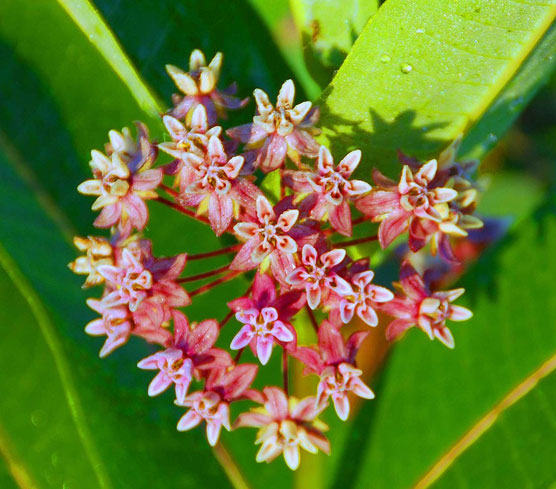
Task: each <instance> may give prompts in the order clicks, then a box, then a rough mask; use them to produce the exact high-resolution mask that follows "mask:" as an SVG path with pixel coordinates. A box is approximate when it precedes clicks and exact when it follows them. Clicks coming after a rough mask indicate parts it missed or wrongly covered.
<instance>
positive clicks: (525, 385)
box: [414, 354, 556, 489]
mask: <svg viewBox="0 0 556 489" xmlns="http://www.w3.org/2000/svg"><path fill="white" fill-rule="evenodd" d="M555 370H556V354H554V355H553V356H552V357H550V358H549V359H548V360H547V361H546V362H544V363H543V364H542V365H541V366H540V367H539V368H537V369H536V370H535V371H534V372H533V373H531V374H530V375H528V376H527V377H525V379H523V381H521V382H520V383H519V384H518V385H516V386H515V387H514V388H513V389H512V390H511V391H510V392H509V393H508V394H507V395H506V396H504V398H503V399H502V400H501V401H500V402H498V403H497V404H496V405H495V406H494V407H493V408H492V409H491V410H490V411H488V412H487V413H486V414H485V415H484V416H483V417H481V418H480V419H479V421H477V423H475V424H474V425H473V426H472V427H471V428H470V429H469V430H467V432H466V433H465V434H464V435H463V436H462V437H461V438H460V439H459V440H458V441H457V442H456V443H455V444H454V445H452V447H451V448H450V449H449V450H448V451H447V452H446V453H445V454H444V455H442V456H441V457H440V458H439V459H438V461H437V462H436V463H435V464H434V465H433V466H432V467H431V469H430V470H429V471H428V472H427V473H426V474H425V475H424V476H423V477H421V479H419V481H418V482H417V483H416V484H415V485H414V489H426V488H427V487H430V486H431V485H432V484H433V483H434V482H435V481H436V480H438V479H439V478H440V477H441V476H442V474H443V473H444V472H446V470H447V469H448V468H449V467H450V466H451V465H452V464H453V463H454V461H455V460H456V459H457V458H458V457H459V456H460V455H461V454H462V453H463V452H465V451H466V450H467V449H468V448H470V447H471V446H472V445H473V444H474V443H475V442H476V441H477V440H479V438H480V437H481V436H482V435H484V434H485V433H486V432H487V431H488V430H489V428H491V427H492V426H493V425H494V423H495V422H496V420H497V419H498V417H499V416H500V415H501V414H502V413H503V412H504V411H505V410H506V409H508V408H510V407H511V406H512V405H514V404H515V403H516V402H518V401H519V400H520V399H521V398H523V397H525V396H526V395H527V394H528V393H529V392H531V391H532V390H533V388H534V387H535V386H536V385H537V384H538V383H539V381H541V380H542V379H543V378H544V377H546V376H547V375H549V374H551V373H552V372H554V371H555Z"/></svg>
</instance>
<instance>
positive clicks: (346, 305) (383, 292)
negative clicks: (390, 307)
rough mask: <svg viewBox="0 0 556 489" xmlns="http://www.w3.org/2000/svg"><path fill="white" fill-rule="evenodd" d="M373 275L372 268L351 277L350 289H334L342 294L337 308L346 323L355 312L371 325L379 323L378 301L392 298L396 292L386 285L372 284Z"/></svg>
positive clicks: (381, 301)
mask: <svg viewBox="0 0 556 489" xmlns="http://www.w3.org/2000/svg"><path fill="white" fill-rule="evenodd" d="M373 277H374V272H372V271H371V270H367V271H365V272H360V273H356V274H355V275H354V276H353V277H352V279H351V284H349V290H346V289H345V288H340V289H339V290H338V289H334V292H336V293H337V294H338V295H339V296H340V298H339V301H338V305H337V308H338V310H339V313H340V318H341V320H342V322H343V323H344V324H347V323H349V322H350V321H351V320H352V319H353V315H354V313H355V314H357V315H358V316H359V317H360V318H361V320H363V321H364V322H365V323H366V324H368V325H369V326H376V325H377V324H378V317H377V315H376V312H375V308H376V307H377V303H378V304H380V303H384V302H388V301H390V300H392V299H393V298H394V294H392V292H390V291H389V290H388V289H385V288H384V287H380V286H378V285H374V284H371V281H372V280H373Z"/></svg>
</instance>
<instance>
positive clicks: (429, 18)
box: [321, 0, 556, 169]
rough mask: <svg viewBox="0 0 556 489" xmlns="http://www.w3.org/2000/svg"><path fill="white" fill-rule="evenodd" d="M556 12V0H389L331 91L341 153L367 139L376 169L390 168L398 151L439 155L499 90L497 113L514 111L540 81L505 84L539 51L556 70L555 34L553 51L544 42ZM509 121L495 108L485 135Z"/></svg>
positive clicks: (327, 121) (328, 109) (545, 67)
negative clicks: (549, 55) (555, 56)
mask: <svg viewBox="0 0 556 489" xmlns="http://www.w3.org/2000/svg"><path fill="white" fill-rule="evenodd" d="M555 15H556V4H554V2H552V1H551V2H548V3H547V2H544V1H540V0H534V1H531V2H525V3H523V2H518V1H513V0H498V1H487V0H484V1H483V0H460V1H457V2H455V1H453V2H452V1H449V2H448V1H445V0H426V1H425V0H422V1H421V0H417V1H414V2H406V1H405V0H388V1H387V2H385V3H384V4H383V5H382V6H381V7H380V9H379V11H378V12H377V13H376V14H375V15H374V16H373V17H372V18H371V21H370V22H369V23H368V24H367V26H366V27H365V29H364V30H363V32H362V33H361V35H360V36H359V38H358V39H357V41H356V43H355V45H354V47H353V49H352V50H351V51H350V53H349V55H348V57H347V58H346V60H345V62H344V64H343V65H342V67H341V68H340V70H339V71H338V73H337V74H336V76H335V77H334V79H333V80H332V83H331V84H330V86H329V87H328V88H327V89H326V90H325V93H324V95H323V97H322V99H321V102H322V105H323V106H324V107H323V117H322V123H323V126H325V127H326V128H327V129H326V131H325V132H326V136H327V138H328V140H329V141H330V143H331V144H332V146H333V147H334V148H335V149H336V150H337V152H338V153H342V152H344V151H346V150H347V148H350V147H353V146H358V147H361V149H362V150H363V155H364V157H365V160H366V162H367V164H368V166H367V168H369V167H370V166H379V167H381V168H383V169H387V168H388V166H389V165H391V163H392V162H393V161H394V159H395V154H396V151H397V150H398V149H403V151H404V152H406V153H410V154H415V155H416V156H420V157H425V156H430V155H431V154H434V153H435V152H437V151H438V150H439V149H441V148H442V147H443V146H444V145H446V144H447V143H448V142H449V141H451V140H453V139H454V138H455V137H456V136H458V135H459V134H460V133H462V132H466V131H467V130H469V128H470V127H472V126H473V125H474V124H476V123H478V121H480V119H481V117H482V116H483V115H484V114H485V112H486V111H487V110H488V109H489V107H491V106H492V104H494V103H495V102H496V101H497V100H499V97H502V98H500V102H499V103H500V104H502V106H503V107H504V110H503V111H501V110H500V109H498V111H497V112H498V113H504V112H508V111H511V113H512V117H514V116H515V114H517V113H518V112H519V109H520V108H521V103H520V102H519V100H520V97H521V98H523V100H526V99H527V97H528V96H529V94H530V93H531V92H532V91H533V89H534V88H535V87H536V86H537V85H538V84H537V83H532V84H530V83H525V82H524V80H523V79H522V81H521V83H516V84H515V85H513V90H512V91H511V96H508V94H509V93H510V92H505V91H504V89H505V87H506V86H507V85H508V83H509V82H510V81H511V80H512V78H513V77H514V76H516V74H517V73H518V72H519V69H520V67H522V65H523V64H524V63H525V62H526V60H527V59H528V57H530V56H535V57H538V58H537V61H532V62H531V63H533V64H532V65H531V66H535V65H536V66H537V68H536V70H537V71H538V70H540V72H543V71H544V72H546V73H549V72H550V71H551V70H552V69H553V67H554V62H553V61H554V60H553V59H552V58H551V59H547V53H549V52H550V51H551V50H552V51H553V50H554V36H553V35H551V34H550V35H548V36H547V37H546V42H547V43H548V44H547V46H548V47H547V48H546V49H544V48H543V49H539V50H535V47H536V46H537V45H538V44H539V42H541V40H542V39H543V36H544V35H545V33H546V32H547V31H548V30H549V29H550V26H551V25H552V23H553V20H554V16H555ZM523 78H527V75H525V76H524V77H523ZM534 78H535V79H539V78H544V77H543V76H542V74H540V75H538V74H535V76H534ZM516 100H517V101H518V102H517V103H516V102H515V101H516ZM512 104H513V105H512ZM509 105H512V107H511V108H510V107H509ZM494 109H495V108H494ZM506 119H507V117H504V116H502V117H494V116H491V117H490V118H489V121H490V122H489V125H488V126H479V132H477V133H475V134H474V135H473V138H474V140H475V142H477V141H480V142H481V143H482V142H484V141H485V140H487V139H488V135H489V134H491V133H492V134H493V135H495V136H498V135H499V133H500V130H499V129H500V128H506V127H507V123H506ZM498 126H500V127H498Z"/></svg>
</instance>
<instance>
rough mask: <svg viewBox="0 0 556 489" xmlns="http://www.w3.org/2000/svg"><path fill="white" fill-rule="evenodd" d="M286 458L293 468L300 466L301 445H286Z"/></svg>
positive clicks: (287, 463) (288, 464) (289, 465)
mask: <svg viewBox="0 0 556 489" xmlns="http://www.w3.org/2000/svg"><path fill="white" fill-rule="evenodd" d="M284 460H285V461H286V465H287V466H288V467H289V468H290V469H291V470H297V468H298V467H299V447H298V446H297V445H286V446H285V447H284Z"/></svg>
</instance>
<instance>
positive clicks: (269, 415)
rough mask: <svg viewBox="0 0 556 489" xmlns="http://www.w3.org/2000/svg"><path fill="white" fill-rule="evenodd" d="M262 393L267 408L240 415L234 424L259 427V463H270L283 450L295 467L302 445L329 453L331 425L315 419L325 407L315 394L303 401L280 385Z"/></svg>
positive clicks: (287, 461)
mask: <svg viewBox="0 0 556 489" xmlns="http://www.w3.org/2000/svg"><path fill="white" fill-rule="evenodd" d="M263 394H264V400H263V402H264V408H255V409H252V410H251V412H249V413H244V414H240V415H239V417H238V419H237V421H236V423H235V424H234V427H246V426H248V427H255V428H260V429H259V433H258V434H257V440H256V442H255V444H257V445H261V448H260V449H259V452H258V453H257V458H256V460H257V462H267V463H268V462H271V461H272V460H274V459H275V458H276V457H277V456H278V455H280V454H281V453H282V454H283V456H284V461H285V462H286V465H287V466H288V467H289V468H290V469H291V470H296V469H297V468H298V467H299V459H300V453H299V451H300V450H299V449H300V448H303V449H304V450H306V451H307V452H309V453H317V452H318V450H321V451H323V452H324V453H326V454H329V453H330V443H329V442H328V440H327V439H326V437H325V436H324V434H323V431H327V430H328V426H326V425H325V424H324V423H322V422H321V421H319V420H317V419H316V417H317V416H318V415H319V414H320V412H321V411H322V409H321V408H320V407H318V408H317V407H316V403H315V398H314V397H307V398H305V399H303V400H301V401H299V400H298V399H296V398H294V397H290V398H289V400H288V397H287V396H286V394H285V393H284V391H283V390H282V389H279V388H278V387H265V388H264V389H263ZM288 401H289V402H288Z"/></svg>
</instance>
